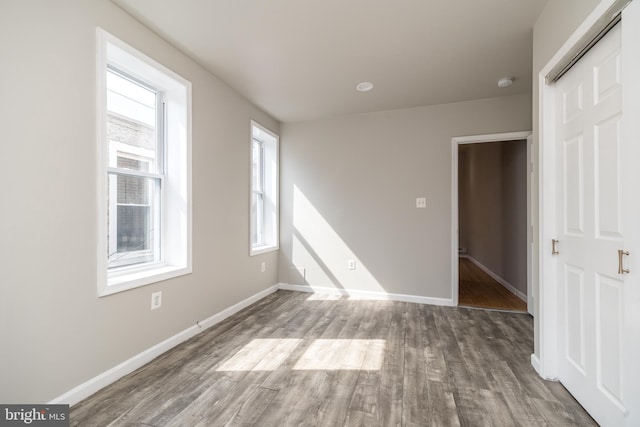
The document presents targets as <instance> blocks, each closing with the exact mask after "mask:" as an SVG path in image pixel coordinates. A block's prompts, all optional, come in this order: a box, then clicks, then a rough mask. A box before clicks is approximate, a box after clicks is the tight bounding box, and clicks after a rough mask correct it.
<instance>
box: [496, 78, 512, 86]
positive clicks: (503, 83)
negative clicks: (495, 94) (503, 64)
mask: <svg viewBox="0 0 640 427" xmlns="http://www.w3.org/2000/svg"><path fill="white" fill-rule="evenodd" d="M512 84H513V79H512V78H511V77H503V78H501V79H500V80H498V87H509V86H511V85H512Z"/></svg>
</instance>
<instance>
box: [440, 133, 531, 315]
mask: <svg viewBox="0 0 640 427" xmlns="http://www.w3.org/2000/svg"><path fill="white" fill-rule="evenodd" d="M531 134H532V132H531V131H518V132H505V133H494V134H487V135H471V136H458V137H453V138H451V301H453V305H454V306H457V305H458V288H459V285H460V283H459V282H458V279H459V271H458V227H459V224H458V147H459V146H460V145H464V144H479V143H483V142H500V141H515V140H524V139H526V140H527V168H529V167H531V166H530V165H531V163H530V161H531ZM529 172H530V171H529ZM531 185H532V180H531V173H527V230H531V225H532V223H531V220H532V215H531V213H532V212H531V209H532V204H531V195H532V192H531ZM531 237H532V234H531V233H530V232H529V231H527V310H528V311H529V313H531V312H532V310H533V299H532V297H533V290H532V279H531V272H532V270H531V266H532V265H533V264H532V256H533V251H532V249H531Z"/></svg>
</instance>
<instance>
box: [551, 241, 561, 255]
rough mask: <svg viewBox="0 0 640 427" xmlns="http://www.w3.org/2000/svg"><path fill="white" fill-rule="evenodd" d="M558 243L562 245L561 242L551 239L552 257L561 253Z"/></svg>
mask: <svg viewBox="0 0 640 427" xmlns="http://www.w3.org/2000/svg"><path fill="white" fill-rule="evenodd" d="M558 243H560V240H556V239H551V255H558V254H559V253H560V252H558Z"/></svg>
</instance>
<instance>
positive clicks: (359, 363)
mask: <svg viewBox="0 0 640 427" xmlns="http://www.w3.org/2000/svg"><path fill="white" fill-rule="evenodd" d="M301 342H302V340H301V339H291V338H272V339H254V340H252V341H251V342H250V343H248V344H247V345H245V346H244V347H242V349H240V350H239V351H238V352H237V353H236V354H234V355H233V356H232V357H231V358H230V359H228V360H227V361H225V362H224V363H223V364H222V365H220V366H219V367H218V368H217V369H216V371H219V372H221V371H275V370H276V369H278V368H279V367H280V366H281V365H282V364H283V363H284V362H285V360H287V358H288V357H289V356H290V355H291V353H292V352H293V351H294V350H295V349H296V347H298V345H300V343H301ZM385 346H386V341H385V340H368V339H317V340H314V341H313V342H312V343H311V345H309V347H308V348H307V350H306V351H305V352H304V354H303V355H302V357H300V359H299V360H298V361H297V362H296V364H295V366H294V367H293V370H295V371H303V370H311V371H337V370H367V371H377V370H380V369H381V368H382V362H383V360H384V351H385Z"/></svg>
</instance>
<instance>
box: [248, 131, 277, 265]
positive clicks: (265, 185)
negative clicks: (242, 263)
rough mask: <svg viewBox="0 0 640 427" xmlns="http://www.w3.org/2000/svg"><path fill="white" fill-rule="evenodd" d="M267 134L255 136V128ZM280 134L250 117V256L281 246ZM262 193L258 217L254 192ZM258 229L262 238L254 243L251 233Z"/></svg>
mask: <svg viewBox="0 0 640 427" xmlns="http://www.w3.org/2000/svg"><path fill="white" fill-rule="evenodd" d="M256 129H258V130H259V131H260V132H262V133H264V134H265V135H266V138H265V139H260V138H258V137H257V136H256V135H255V130H256ZM279 141H280V140H279V137H278V135H276V134H275V133H274V132H272V131H270V130H269V129H267V128H265V127H264V126H262V125H261V124H260V123H258V122H256V121H254V120H251V124H250V137H249V147H250V148H249V153H250V156H249V171H250V181H249V187H250V189H249V255H250V256H254V255H259V254H263V253H267V252H273V251H277V250H278V249H280V236H279V234H280V231H279V227H280V206H279V187H280V152H279ZM255 143H258V144H259V147H260V150H259V152H260V162H259V164H260V177H259V178H260V179H259V182H260V184H261V188H260V189H256V188H255V185H254V183H255V182H256V179H255V176H254V169H253V164H254V144H255ZM258 194H259V195H261V196H262V215H260V216H258V213H257V209H255V210H254V197H255V195H258ZM258 229H260V232H261V235H262V239H261V241H258V242H256V243H254V242H253V236H254V235H256V234H257V232H258Z"/></svg>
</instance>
